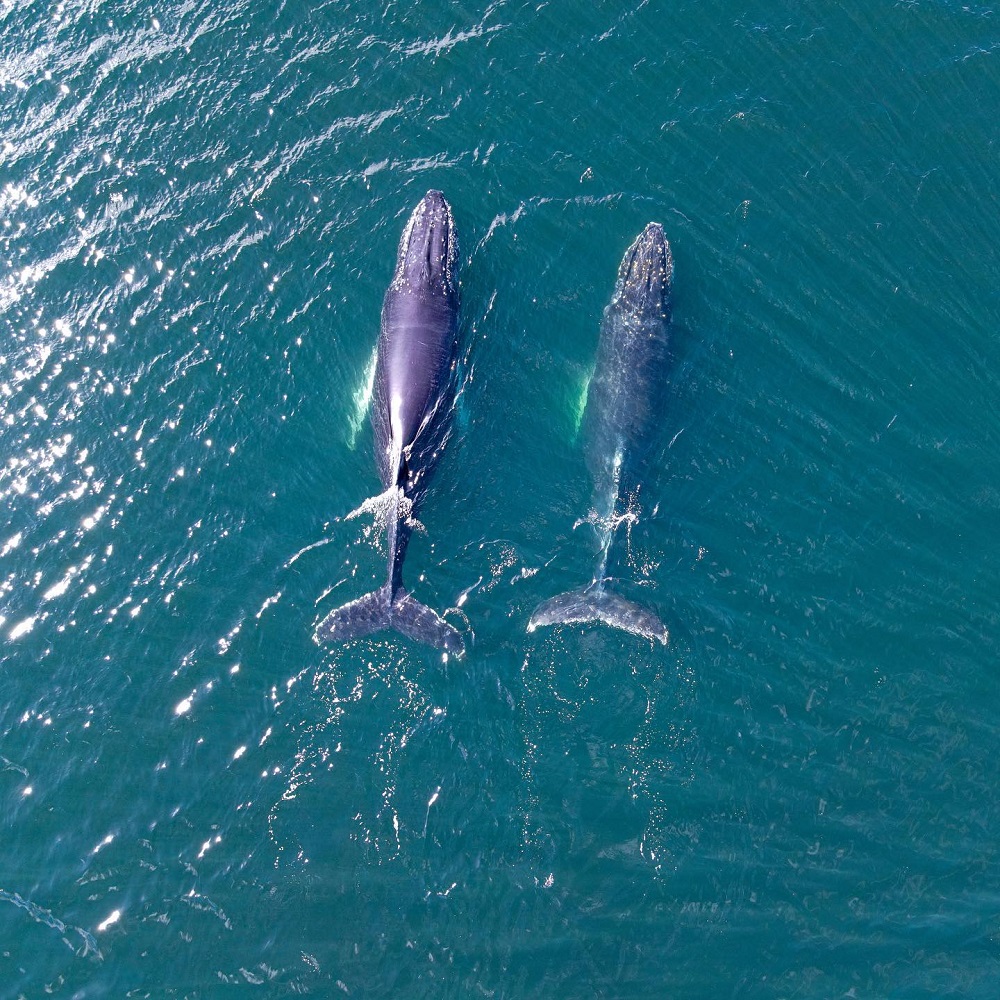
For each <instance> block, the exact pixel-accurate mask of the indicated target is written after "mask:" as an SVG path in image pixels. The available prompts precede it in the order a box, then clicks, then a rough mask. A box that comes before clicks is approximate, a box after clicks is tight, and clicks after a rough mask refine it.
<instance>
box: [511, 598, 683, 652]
mask: <svg viewBox="0 0 1000 1000" xmlns="http://www.w3.org/2000/svg"><path fill="white" fill-rule="evenodd" d="M594 621H599V622H603V623H604V624H605V625H611V626H613V627H614V628H620V629H624V630H625V631H626V632H631V633H632V634H633V635H641V636H642V637H643V638H644V639H651V640H655V641H656V642H661V643H663V645H664V646H665V645H666V644H667V639H668V637H669V633H668V632H667V627H666V625H664V624H663V622H661V621H660V619H659V618H657V616H656V615H655V614H654V613H653V612H652V611H650V610H649V609H648V608H644V607H643V606H642V605H641V604H636V603H634V602H633V601H626V600H625V598H624V597H619V596H618V595H617V594H615V593H613V592H612V591H610V590H605V589H604V587H603V586H595V585H594V584H590V586H588V587H584V588H583V589H582V590H570V591H567V592H566V593H565V594H558V595H557V596H556V597H550V598H549V599H548V600H547V601H542V603H541V604H539V605H538V607H537V608H535V611H534V614H532V616H531V620H530V621H529V622H528V631H529V632H534V631H535V629H536V628H538V626H539V625H559V624H564V625H570V624H574V623H576V622H594Z"/></svg>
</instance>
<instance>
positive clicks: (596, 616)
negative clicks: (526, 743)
mask: <svg viewBox="0 0 1000 1000" xmlns="http://www.w3.org/2000/svg"><path fill="white" fill-rule="evenodd" d="M672 278H673V260H672V258H671V254H670V246H669V245H668V243H667V241H666V240H665V239H664V237H663V228H662V227H661V226H660V225H659V224H658V223H655V222H651V223H650V224H649V225H648V226H646V228H645V229H644V230H643V232H642V233H641V234H640V235H639V237H638V238H637V239H636V241H635V242H634V243H633V244H632V246H631V247H629V249H628V252H627V253H626V254H625V257H624V258H623V260H622V262H621V266H620V267H619V269H618V282H617V285H616V286H615V292H614V296H613V297H612V299H611V302H610V303H609V304H608V306H607V308H606V309H605V310H604V318H603V321H602V323H601V335H600V341H599V343H598V348H597V362H596V365H595V368H594V376H593V378H592V379H591V382H590V387H589V390H588V393H587V404H586V408H585V410H584V415H583V432H584V436H585V441H586V448H587V452H586V457H587V466H588V468H589V470H590V474H591V477H592V479H593V482H594V513H593V521H594V525H595V528H596V530H597V533H598V541H599V544H600V556H599V559H598V564H597V569H596V571H595V573H594V578H593V580H592V581H591V582H590V583H589V584H588V585H587V586H585V587H583V588H582V589H580V590H574V591H570V592H569V593H565V594H559V595H558V596H557V597H553V598H550V599H549V600H547V601H544V602H543V603H542V604H540V605H539V606H538V607H537V608H536V609H535V611H534V613H533V614H532V616H531V620H530V621H529V622H528V631H529V632H533V631H534V630H535V629H536V628H537V627H538V626H539V625H554V624H556V623H560V622H565V623H570V622H590V621H601V622H604V623H605V624H606V625H613V626H615V627H617V628H621V629H625V630H626V631H628V632H633V633H635V634H636V635H641V636H644V637H645V638H647V639H654V640H657V641H659V642H662V643H664V644H665V643H666V641H667V637H668V633H667V629H666V626H665V625H664V624H663V622H662V621H660V619H659V618H658V617H657V616H656V615H655V614H654V613H653V612H652V611H650V610H649V609H647V608H644V607H642V606H641V605H639V604H634V603H633V602H631V601H627V600H625V599H624V598H623V597H620V596H619V595H618V594H616V593H614V591H612V590H610V589H609V588H608V582H609V581H608V579H607V564H608V553H609V551H610V549H611V543H612V541H613V540H614V536H615V531H616V529H617V528H618V526H619V525H620V524H621V523H622V522H623V521H626V520H629V519H630V518H631V517H632V514H631V511H630V509H629V507H628V497H629V493H630V492H631V491H633V490H634V489H635V488H636V487H637V486H638V485H639V475H640V473H641V469H642V465H643V460H644V459H645V458H646V456H647V453H648V449H649V445H650V443H651V442H652V441H653V440H655V438H656V434H655V432H656V431H657V430H658V428H659V424H660V412H659V406H658V405H657V404H658V402H659V401H660V400H661V398H662V395H663V387H664V384H665V380H666V378H665V376H666V367H667V363H668V354H669V346H670V342H669V332H670V289H671V281H672Z"/></svg>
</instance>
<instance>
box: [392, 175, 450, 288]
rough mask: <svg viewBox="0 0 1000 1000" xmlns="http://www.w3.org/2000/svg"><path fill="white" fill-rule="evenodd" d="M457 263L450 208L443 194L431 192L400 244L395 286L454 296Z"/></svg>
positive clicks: (428, 193)
mask: <svg viewBox="0 0 1000 1000" xmlns="http://www.w3.org/2000/svg"><path fill="white" fill-rule="evenodd" d="M457 260H458V244H457V241H456V239H455V220H454V218H453V216H452V213H451V205H449V204H448V202H447V201H446V200H445V197H444V195H443V194H442V193H441V192H440V191H428V192H427V194H425V195H424V197H423V198H422V199H421V201H420V204H419V205H417V207H416V208H415V209H414V210H413V214H412V215H411V216H410V221H409V222H408V223H407V224H406V229H405V230H404V231H403V236H402V239H401V240H400V241H399V255H398V256H397V258H396V274H395V277H394V280H393V284H394V285H395V286H397V287H401V286H408V287H409V288H411V289H413V290H426V291H430V292H433V293H437V294H444V295H447V296H449V297H451V296H455V295H457V290H458V285H457V279H456V274H457V266H456V264H457Z"/></svg>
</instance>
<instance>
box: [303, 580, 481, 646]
mask: <svg viewBox="0 0 1000 1000" xmlns="http://www.w3.org/2000/svg"><path fill="white" fill-rule="evenodd" d="M383 629H395V630H396V631H397V632H400V633H401V634H402V635H405V636H406V637H407V638H408V639H414V640H415V641H417V642H423V643H426V644H427V645H428V646H433V647H434V648H435V649H440V650H443V651H444V652H447V653H455V654H461V653H463V652H465V643H464V642H463V641H462V636H461V634H460V633H459V632H458V630H457V629H456V628H454V627H453V626H451V625H449V624H448V623H447V622H446V621H445V620H444V619H443V618H442V617H441V616H440V615H439V614H438V613H437V612H436V611H434V610H433V609H432V608H429V607H427V605H426V604H421V603H420V602H419V601H417V600H415V599H414V598H413V597H411V596H410V595H409V594H408V593H407V592H406V591H405V590H403V589H402V588H398V589H397V590H396V592H395V593H393V592H392V586H391V584H390V583H386V584H384V585H383V586H381V587H380V588H379V589H378V590H373V591H372V592H371V593H370V594H365V596H364V597H359V598H358V599H357V600H356V601H351V602H349V603H348V604H344V605H343V606H341V607H339V608H336V609H334V610H333V611H331V612H330V613H329V614H328V615H327V616H326V617H325V618H324V619H323V620H322V621H321V622H320V623H319V625H318V626H317V627H316V632H315V633H314V638H315V639H316V641H317V642H319V643H324V642H347V641H348V640H349V639H357V638H359V637H360V636H364V635H370V634H371V633H372V632H380V631H382V630H383Z"/></svg>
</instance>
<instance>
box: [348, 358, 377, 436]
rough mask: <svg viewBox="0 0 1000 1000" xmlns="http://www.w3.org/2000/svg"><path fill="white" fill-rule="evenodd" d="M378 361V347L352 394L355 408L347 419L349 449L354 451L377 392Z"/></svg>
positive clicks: (352, 408)
mask: <svg viewBox="0 0 1000 1000" xmlns="http://www.w3.org/2000/svg"><path fill="white" fill-rule="evenodd" d="M377 360H378V347H377V346H376V347H375V348H374V349H373V350H372V353H371V357H370V358H369V359H368V364H367V365H365V370H364V372H363V373H362V376H361V379H360V381H359V382H358V384H357V386H356V387H355V389H354V390H353V392H352V393H351V400H352V403H353V406H352V407H351V412H350V414H349V415H348V418H347V447H348V448H350V449H351V451H354V449H355V448H356V447H357V444H358V435H359V434H360V433H361V429H362V428H363V427H364V426H365V424H366V422H367V417H368V411H369V410H370V409H371V405H372V395H373V394H374V392H375V363H376V361H377Z"/></svg>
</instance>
